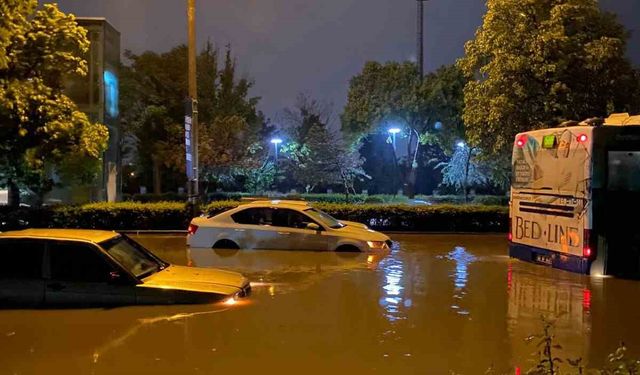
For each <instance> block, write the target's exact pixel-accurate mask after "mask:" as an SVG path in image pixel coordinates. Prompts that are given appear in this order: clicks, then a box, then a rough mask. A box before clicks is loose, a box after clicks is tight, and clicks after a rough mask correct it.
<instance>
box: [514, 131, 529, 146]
mask: <svg viewBox="0 0 640 375" xmlns="http://www.w3.org/2000/svg"><path fill="white" fill-rule="evenodd" d="M526 143H527V135H526V134H523V135H521V136H519V137H518V139H516V146H518V147H520V148H522V147H524V145H525V144H526Z"/></svg>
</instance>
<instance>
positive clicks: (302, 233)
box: [271, 208, 329, 250]
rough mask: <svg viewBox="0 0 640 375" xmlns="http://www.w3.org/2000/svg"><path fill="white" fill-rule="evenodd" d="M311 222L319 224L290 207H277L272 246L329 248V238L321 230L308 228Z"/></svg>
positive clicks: (296, 248) (311, 248) (305, 248)
mask: <svg viewBox="0 0 640 375" xmlns="http://www.w3.org/2000/svg"><path fill="white" fill-rule="evenodd" d="M309 223H315V224H317V223H316V222H315V221H314V220H313V219H311V218H310V217H309V216H307V215H305V214H304V213H302V212H299V211H296V210H292V209H289V208H275V209H274V212H273V227H274V228H275V231H276V237H275V238H274V240H273V242H272V244H271V246H272V247H271V248H273V249H286V250H327V249H328V246H329V245H328V238H327V236H323V235H322V227H321V226H319V227H320V229H321V230H319V231H318V230H312V229H307V225H308V224H309Z"/></svg>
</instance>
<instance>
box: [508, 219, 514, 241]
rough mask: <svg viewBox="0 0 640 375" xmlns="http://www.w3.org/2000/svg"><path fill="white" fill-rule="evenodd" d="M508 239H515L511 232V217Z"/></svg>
mask: <svg viewBox="0 0 640 375" xmlns="http://www.w3.org/2000/svg"><path fill="white" fill-rule="evenodd" d="M507 239H508V240H509V242H511V240H512V239H513V234H512V233H511V218H509V233H508V234H507Z"/></svg>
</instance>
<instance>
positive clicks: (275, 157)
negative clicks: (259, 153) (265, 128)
mask: <svg viewBox="0 0 640 375" xmlns="http://www.w3.org/2000/svg"><path fill="white" fill-rule="evenodd" d="M271 143H273V147H274V150H275V153H274V154H273V172H274V173H273V175H274V183H275V185H274V187H275V188H276V190H277V189H278V145H279V144H280V143H282V139H280V138H272V139H271Z"/></svg>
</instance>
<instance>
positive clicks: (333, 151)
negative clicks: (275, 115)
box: [281, 94, 366, 195]
mask: <svg viewBox="0 0 640 375" xmlns="http://www.w3.org/2000/svg"><path fill="white" fill-rule="evenodd" d="M283 122H284V125H285V131H286V133H287V138H288V139H289V142H287V143H285V144H284V145H283V147H282V148H281V150H282V155H283V156H285V160H284V161H283V162H284V164H285V170H286V171H287V172H288V174H289V175H290V176H291V177H292V180H293V181H295V182H297V183H298V184H300V185H301V186H302V188H303V189H304V190H305V191H306V192H307V193H310V192H312V191H313V190H314V189H315V188H316V187H319V186H324V187H327V186H331V185H336V184H340V185H341V186H342V187H343V188H344V190H345V194H347V195H348V194H350V193H351V192H352V191H353V190H354V186H353V185H354V182H355V180H356V179H357V178H360V177H363V176H366V175H365V174H364V171H362V164H363V160H362V158H361V157H360V155H359V154H358V151H357V148H350V147H347V143H346V142H345V141H344V136H343V134H341V132H340V131H339V130H338V129H337V124H336V121H335V118H334V116H333V110H332V106H331V105H330V104H328V103H324V102H320V101H318V100H315V99H313V98H311V97H310V96H308V95H306V94H300V95H298V97H297V98H296V102H295V104H294V106H293V107H291V108H287V109H285V110H284V116H283Z"/></svg>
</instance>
